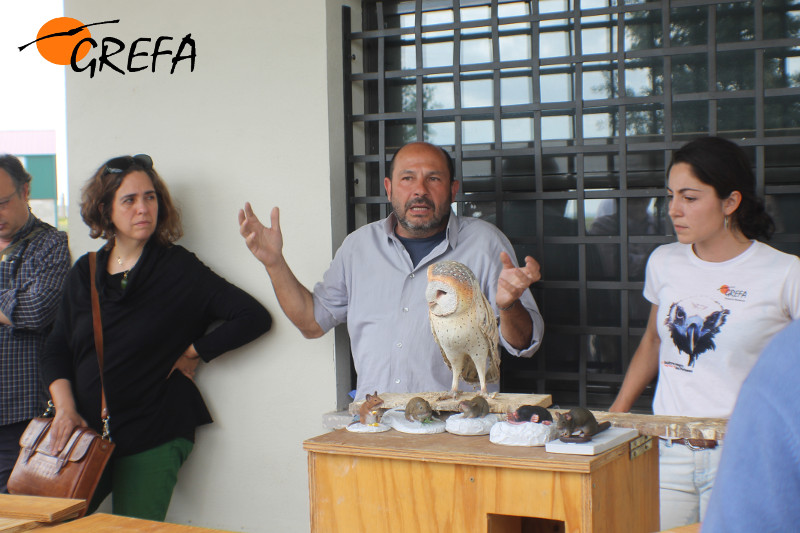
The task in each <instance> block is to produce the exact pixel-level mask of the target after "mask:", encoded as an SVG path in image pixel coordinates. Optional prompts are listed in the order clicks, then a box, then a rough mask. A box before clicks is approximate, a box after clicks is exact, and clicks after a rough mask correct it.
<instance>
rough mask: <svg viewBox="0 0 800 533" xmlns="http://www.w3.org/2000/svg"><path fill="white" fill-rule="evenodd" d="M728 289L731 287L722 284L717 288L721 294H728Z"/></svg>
mask: <svg viewBox="0 0 800 533" xmlns="http://www.w3.org/2000/svg"><path fill="white" fill-rule="evenodd" d="M730 290H731V288H730V287H728V286H727V285H723V286H722V287H720V288H719V292H721V293H722V294H728V292H729V291H730Z"/></svg>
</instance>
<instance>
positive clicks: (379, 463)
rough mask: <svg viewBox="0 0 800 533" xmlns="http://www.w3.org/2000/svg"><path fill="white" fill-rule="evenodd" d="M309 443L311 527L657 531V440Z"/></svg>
mask: <svg viewBox="0 0 800 533" xmlns="http://www.w3.org/2000/svg"><path fill="white" fill-rule="evenodd" d="M648 438H649V437H645V438H644V439H648ZM640 439H641V437H640ZM644 439H643V440H644ZM638 440H639V439H637V441H638ZM303 447H304V448H305V449H306V450H307V451H308V469H309V491H310V503H311V531H312V532H326V533H327V532H347V533H352V532H374V531H381V532H387V533H388V532H406V531H407V532H413V533H420V532H425V531H441V532H448V533H449V532H451V531H458V532H481V533H484V532H487V533H500V532H522V531H525V532H534V533H538V532H540V531H548V532H560V531H561V532H596V533H603V532H608V533H619V532H622V531H624V532H626V533H637V532H652V531H657V530H658V522H659V516H658V447H657V446H655V445H654V442H653V441H651V442H650V446H649V448H648V447H647V446H643V447H638V448H636V451H635V453H634V454H632V453H631V450H632V447H633V446H632V444H631V443H630V442H629V443H626V444H622V445H620V446H617V447H616V448H613V449H611V450H609V451H607V452H605V453H603V454H600V455H597V456H585V455H565V454H552V453H547V452H545V450H544V447H514V446H500V445H496V444H492V443H491V442H489V437H488V436H480V437H461V436H457V435H452V434H449V433H440V434H436V435H410V434H405V433H399V432H397V431H395V430H391V431H387V432H385V433H371V434H366V433H350V432H348V431H346V430H338V431H334V432H332V433H327V434H324V435H320V436H318V437H315V438H313V439H310V440H307V441H305V442H304V443H303ZM635 454H638V456H635V457H633V458H632V455H635Z"/></svg>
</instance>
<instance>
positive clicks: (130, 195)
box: [120, 189, 156, 200]
mask: <svg viewBox="0 0 800 533" xmlns="http://www.w3.org/2000/svg"><path fill="white" fill-rule="evenodd" d="M138 194H139V193H137V192H132V193H130V194H126V195H124V196H123V197H122V198H120V200H124V199H125V198H135V197H136V196H137V195H138ZM151 194H153V195H155V194H156V190H155V189H150V190H149V191H144V192H143V193H142V196H148V195H151Z"/></svg>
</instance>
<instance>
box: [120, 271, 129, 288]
mask: <svg viewBox="0 0 800 533" xmlns="http://www.w3.org/2000/svg"><path fill="white" fill-rule="evenodd" d="M119 286H120V287H122V290H123V291H124V290H125V287H127V286H128V271H127V270H126V271H125V272H124V273H123V274H122V280H121V281H120V282H119Z"/></svg>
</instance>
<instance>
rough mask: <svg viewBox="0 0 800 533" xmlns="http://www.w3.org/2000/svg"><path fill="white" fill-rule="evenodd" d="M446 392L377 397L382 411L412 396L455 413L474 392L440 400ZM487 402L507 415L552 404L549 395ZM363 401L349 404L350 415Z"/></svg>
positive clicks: (514, 396) (401, 404)
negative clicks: (522, 409)
mask: <svg viewBox="0 0 800 533" xmlns="http://www.w3.org/2000/svg"><path fill="white" fill-rule="evenodd" d="M446 394H447V392H446V391H438V392H408V393H399V392H379V393H378V396H380V397H381V399H382V400H383V405H382V406H381V407H382V408H383V409H391V408H393V407H405V406H406V404H407V403H408V400H410V399H411V398H413V397H414V396H419V397H421V398H424V399H425V400H427V401H428V403H429V404H431V407H432V408H433V410H434V411H455V412H458V411H459V408H458V402H460V401H461V400H468V399H470V398H472V397H474V396H475V393H474V392H462V393H461V394H460V395H459V396H458V398H457V399H455V400H453V399H451V398H446V399H443V400H440V399H439V398H441V397H442V396H444V395H446ZM487 401H488V402H489V411H490V412H492V413H504V414H505V413H507V412H508V411H510V410H511V411H514V410H516V409H517V408H518V407H519V406H520V405H540V406H542V407H550V405H552V403H553V398H552V397H551V396H550V395H549V394H510V393H499V394H498V395H497V396H496V397H495V398H489V399H487ZM363 403H364V402H363V401H358V402H353V403H351V404H350V407H349V411H350V414H351V415H355V414H358V409H359V407H361V404H363Z"/></svg>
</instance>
